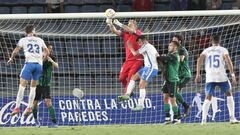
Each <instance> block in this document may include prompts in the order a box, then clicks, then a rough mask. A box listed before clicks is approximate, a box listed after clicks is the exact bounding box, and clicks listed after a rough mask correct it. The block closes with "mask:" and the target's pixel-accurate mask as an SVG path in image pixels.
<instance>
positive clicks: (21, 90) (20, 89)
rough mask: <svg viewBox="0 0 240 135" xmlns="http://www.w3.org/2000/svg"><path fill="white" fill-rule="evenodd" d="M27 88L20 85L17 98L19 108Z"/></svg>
mask: <svg viewBox="0 0 240 135" xmlns="http://www.w3.org/2000/svg"><path fill="white" fill-rule="evenodd" d="M25 88H26V87H23V86H21V85H19V88H18V94H17V99H16V107H15V108H19V107H20V104H21V101H22V99H23V96H24V90H25Z"/></svg>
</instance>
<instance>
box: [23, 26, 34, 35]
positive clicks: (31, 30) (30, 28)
mask: <svg viewBox="0 0 240 135" xmlns="http://www.w3.org/2000/svg"><path fill="white" fill-rule="evenodd" d="M25 32H26V34H35V28H34V26H33V25H27V27H26V28H25Z"/></svg>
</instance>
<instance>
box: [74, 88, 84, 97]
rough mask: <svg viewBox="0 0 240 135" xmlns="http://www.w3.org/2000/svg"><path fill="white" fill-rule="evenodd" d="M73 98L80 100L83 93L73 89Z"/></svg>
mask: <svg viewBox="0 0 240 135" xmlns="http://www.w3.org/2000/svg"><path fill="white" fill-rule="evenodd" d="M73 96H75V97H77V98H79V99H81V98H82V97H83V96H84V93H83V91H82V90H81V89H79V88H74V89H73Z"/></svg>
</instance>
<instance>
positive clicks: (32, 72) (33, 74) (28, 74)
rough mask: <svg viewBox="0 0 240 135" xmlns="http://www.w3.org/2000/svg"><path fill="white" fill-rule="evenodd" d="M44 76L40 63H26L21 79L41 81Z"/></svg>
mask: <svg viewBox="0 0 240 135" xmlns="http://www.w3.org/2000/svg"><path fill="white" fill-rule="evenodd" d="M41 74H42V65H40V64H38V63H28V62H27V63H25V65H24V67H23V69H22V71H21V74H20V77H21V78H23V79H25V80H28V81H29V80H39V78H40V76H41Z"/></svg>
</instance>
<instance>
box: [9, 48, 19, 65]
mask: <svg viewBox="0 0 240 135" xmlns="http://www.w3.org/2000/svg"><path fill="white" fill-rule="evenodd" d="M21 48H22V47H20V46H17V47H16V48H15V49H14V50H13V52H12V54H11V57H10V58H9V60H8V62H7V64H10V63H12V61H13V59H14V58H15V56H16V55H17V54H18V52H19V50H20V49H21Z"/></svg>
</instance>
